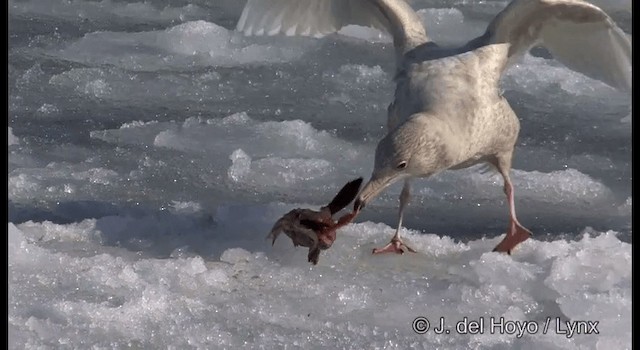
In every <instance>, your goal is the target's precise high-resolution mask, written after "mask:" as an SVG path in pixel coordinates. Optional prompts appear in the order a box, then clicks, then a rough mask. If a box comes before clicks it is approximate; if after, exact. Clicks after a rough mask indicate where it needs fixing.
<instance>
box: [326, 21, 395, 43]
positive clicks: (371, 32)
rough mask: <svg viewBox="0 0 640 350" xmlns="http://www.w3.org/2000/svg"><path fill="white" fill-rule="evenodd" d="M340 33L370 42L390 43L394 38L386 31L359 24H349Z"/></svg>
mask: <svg viewBox="0 0 640 350" xmlns="http://www.w3.org/2000/svg"><path fill="white" fill-rule="evenodd" d="M338 34H341V35H344V36H348V37H352V38H357V39H361V40H366V41H369V42H382V43H390V42H392V38H391V36H390V35H389V34H387V33H386V32H382V31H380V30H378V29H375V28H369V27H363V26H358V25H348V26H345V27H343V28H342V29H340V30H339V31H338Z"/></svg>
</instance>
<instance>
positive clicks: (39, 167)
mask: <svg viewBox="0 0 640 350" xmlns="http://www.w3.org/2000/svg"><path fill="white" fill-rule="evenodd" d="M243 4H244V2H243V1H235V0H220V1H192V2H188V1H186V0H178V1H168V0H146V1H132V0H129V1H112V0H100V1H88V0H86V1H85V0H72V1H66V0H48V1H45V0H26V1H18V0H9V2H8V8H9V56H8V57H9V63H8V73H9V94H8V102H9V116H8V156H9V161H8V165H9V171H8V205H9V222H8V231H7V241H8V245H9V246H8V254H9V268H8V274H9V281H8V282H9V296H8V307H9V313H8V322H9V327H8V331H9V343H8V345H9V348H10V349H36V348H38V349H59V348H71V349H78V348H83V349H84V348H95V349H105V348H114V349H121V348H145V349H148V348H172V349H183V348H198V349H217V348H220V349H223V348H228V349H232V348H251V349H254V348H255V349H272V348H287V349H298V348H304V349H307V348H331V349H333V348H348V349H391V348H399V349H405V348H426V349H465V348H472V349H607V350H609V349H630V348H631V234H632V228H631V214H632V213H631V211H632V210H631V209H632V196H631V119H632V116H631V112H630V111H631V97H630V96H628V95H626V94H623V93H620V92H617V91H615V90H613V89H611V88H609V87H608V86H606V85H604V84H602V83H600V82H598V81H595V80H592V79H589V78H587V77H584V76H582V75H580V74H578V73H575V72H572V71H570V70H568V69H567V68H565V67H563V66H562V65H561V64H559V63H558V62H557V61H555V60H553V59H550V58H549V56H548V54H547V53H545V52H544V51H539V50H534V51H533V52H532V53H531V54H529V55H526V56H525V57H523V59H522V60H521V61H520V62H518V64H517V65H516V66H514V67H512V68H511V69H510V70H509V71H508V72H507V74H506V75H505V77H504V79H503V83H502V87H503V89H504V95H505V96H506V98H507V99H508V100H509V101H510V103H511V104H512V106H513V108H514V110H515V111H516V112H517V113H518V115H519V117H520V120H521V124H522V130H521V133H520V139H519V141H518V144H517V147H516V153H515V158H514V169H513V171H512V179H513V182H514V186H515V194H516V207H517V210H518V216H519V218H520V221H521V222H522V224H523V225H524V226H526V227H528V228H529V229H531V230H532V231H533V233H534V236H533V239H530V240H528V241H526V242H524V243H523V244H522V245H521V246H520V247H519V248H518V249H517V250H516V251H514V253H513V254H512V255H511V256H508V255H503V254H498V253H493V252H491V250H492V249H493V247H494V246H495V245H496V244H497V243H498V242H499V241H500V240H501V238H502V235H503V234H504V232H505V230H506V228H507V227H506V225H507V223H508V216H507V214H508V210H507V203H506V201H505V197H504V194H503V192H502V180H501V178H500V176H499V175H498V174H496V173H494V172H492V171H486V170H487V169H484V168H483V167H482V166H475V167H472V168H469V169H465V170H458V171H447V172H444V173H441V174H438V175H435V176H433V177H432V178H430V179H425V180H419V181H415V183H414V186H413V198H412V201H411V203H410V204H409V207H408V209H407V213H406V218H405V223H404V224H405V225H404V226H405V228H403V231H402V234H403V235H404V237H406V241H407V242H408V243H409V244H410V245H411V246H412V247H413V248H415V249H416V250H417V251H418V252H417V253H415V254H404V255H402V256H396V255H393V256H391V255H385V256H373V255H371V250H372V249H373V248H374V247H377V246H380V245H383V244H385V243H386V242H387V241H388V239H389V238H390V236H391V235H392V234H393V230H394V229H395V228H394V227H395V224H396V220H397V218H396V216H397V207H398V199H397V198H398V195H399V193H400V186H399V185H395V186H392V187H391V188H389V189H388V190H387V191H386V192H385V193H383V194H381V195H380V197H378V198H377V199H375V200H374V201H373V202H371V203H370V204H369V205H368V206H367V207H366V208H365V210H364V212H363V213H362V214H361V215H360V216H359V217H358V218H357V219H356V220H355V222H354V223H352V224H350V225H348V226H346V227H344V228H342V229H341V230H339V231H338V236H337V239H336V241H335V243H334V244H333V246H332V247H331V248H330V249H329V250H325V251H322V253H321V254H320V261H319V263H318V265H316V266H313V265H310V264H309V263H308V262H307V249H304V248H299V247H298V248H296V247H294V246H293V244H292V243H291V241H290V240H289V239H288V238H287V237H285V236H284V235H282V236H281V237H279V238H278V240H277V241H276V242H275V245H274V246H271V242H270V241H268V240H266V235H267V233H268V232H269V230H270V229H271V226H272V225H273V223H274V222H275V221H276V220H277V219H278V218H279V217H280V216H282V215H283V214H284V213H286V212H288V211H289V210H291V209H293V208H298V207H307V208H313V209H317V208H318V207H320V206H322V205H325V204H326V203H327V202H328V201H329V200H330V199H331V198H332V197H333V195H335V193H336V192H337V190H338V189H339V188H340V187H341V186H342V185H344V184H345V183H346V182H347V181H350V180H352V179H354V178H357V177H360V176H362V177H364V178H365V180H366V179H367V178H368V176H369V175H370V173H371V168H372V165H373V152H374V150H375V145H376V143H377V141H378V140H379V139H380V138H381V137H382V136H383V135H384V133H385V131H386V109H387V105H388V103H389V102H390V101H391V98H392V94H393V88H394V85H393V82H392V79H393V73H394V66H393V46H392V43H391V40H390V38H389V36H388V35H386V34H383V33H380V32H378V31H376V30H373V29H369V28H362V27H358V26H349V27H347V28H344V29H342V30H341V31H340V32H339V33H338V34H333V35H329V36H327V37H324V38H320V39H315V38H293V37H284V36H282V37H281V36H276V37H243V36H242V35H241V33H237V32H235V31H234V30H233V28H234V25H235V21H237V19H238V18H239V15H240V11H241V10H242V6H243ZM412 4H413V6H414V8H416V10H418V14H419V16H420V17H421V19H422V20H423V22H424V23H425V24H426V25H427V30H428V32H429V33H430V35H431V36H433V37H434V38H435V39H436V40H438V41H440V42H442V43H446V44H458V43H461V42H464V41H465V40H468V39H470V38H472V37H474V36H475V35H478V34H480V33H482V32H483V31H484V28H485V27H486V25H487V23H488V22H489V21H490V20H491V18H492V17H493V16H494V15H495V14H496V13H497V12H498V11H500V10H501V9H502V8H503V7H504V6H505V5H506V2H505V1H451V0H444V1H431V0H424V1H423V0H415V1H413V2H412ZM597 4H598V5H599V6H602V7H603V8H604V9H605V10H607V11H609V12H610V13H611V14H612V16H613V17H614V19H616V20H617V21H619V23H620V25H621V27H622V28H623V29H624V30H625V31H626V32H627V33H630V30H631V13H630V2H628V1H626V0H625V1H621V0H600V1H598V2H597ZM500 317H503V321H504V322H506V324H504V326H505V327H506V328H502V330H503V331H502V332H500V331H499V330H500V328H499V327H498V326H497V325H495V324H494V325H493V326H492V324H491V322H498V321H496V320H499V319H500ZM441 318H442V319H443V320H444V323H445V327H446V328H447V329H448V330H449V331H450V332H449V334H447V333H446V332H444V333H442V334H437V329H438V327H439V325H440V320H441ZM465 318H466V322H465ZM425 319H426V320H428V321H429V322H430V327H429V329H428V330H427V331H426V332H421V331H420V329H414V328H415V327H417V328H420V326H424V325H425V323H424V320H425ZM473 322H476V323H480V322H482V323H483V325H484V326H483V332H482V333H480V332H479V331H478V330H477V329H475V331H474V330H473V329H474V328H473ZM507 324H508V326H507ZM572 325H573V326H574V327H575V328H571V326H572ZM456 326H458V327H461V328H459V329H458V328H457V327H456ZM512 326H513V327H521V328H519V329H518V328H514V329H511V328H509V327H512ZM578 326H582V328H580V327H578ZM571 329H573V331H574V332H573V333H571V332H570V330H571ZM423 330H424V328H423ZM461 331H465V332H461ZM596 331H597V333H596ZM420 333H422V334H420ZM463 333H464V334H463ZM587 333H588V334H587Z"/></svg>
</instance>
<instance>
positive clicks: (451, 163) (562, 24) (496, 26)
mask: <svg viewBox="0 0 640 350" xmlns="http://www.w3.org/2000/svg"><path fill="white" fill-rule="evenodd" d="M349 24H357V25H363V26H371V27H375V28H378V29H382V30H386V31H387V32H389V33H390V34H391V35H392V36H393V42H394V47H395V51H396V73H397V75H396V78H395V81H396V83H397V85H396V91H395V99H394V101H393V102H392V103H391V104H390V105H389V108H388V123H387V126H388V133H387V135H386V136H385V137H384V138H383V139H382V140H380V142H379V143H378V146H377V148H376V155H375V164H374V169H373V173H372V175H371V179H370V180H369V182H368V183H367V184H366V185H365V186H364V188H363V189H362V191H361V192H360V194H359V196H358V198H357V199H356V201H355V205H354V210H355V211H359V210H360V209H361V208H363V207H364V206H365V204H366V203H368V202H369V201H370V200H371V199H372V198H374V197H375V196H376V195H378V194H379V193H380V192H381V191H382V190H384V189H385V188H387V187H388V186H389V185H391V184H392V183H394V182H396V181H399V180H404V186H403V188H402V192H401V194H400V208H399V213H398V228H397V230H396V232H395V234H394V235H393V237H392V239H391V242H390V243H389V244H387V245H386V246H385V247H383V248H380V249H374V253H382V252H396V253H403V252H405V251H406V250H410V251H413V249H411V248H410V247H408V246H406V245H405V244H404V243H403V242H402V240H401V239H400V237H399V232H400V228H401V226H402V218H403V212H404V209H405V207H406V205H407V203H408V202H409V198H410V180H411V179H413V178H416V177H423V178H424V177H428V176H431V175H433V174H436V173H438V172H441V171H443V170H448V169H462V168H466V167H469V166H472V165H475V164H478V163H488V164H489V165H491V166H494V167H495V168H496V169H497V170H498V172H499V173H500V174H501V175H502V177H503V179H504V192H505V194H506V196H507V199H508V203H509V220H510V224H509V228H508V232H507V234H506V236H505V238H504V239H503V240H502V241H501V242H500V243H499V244H498V245H497V246H496V248H495V249H494V250H495V251H500V252H507V253H510V252H511V250H512V249H513V248H514V247H515V246H516V245H517V244H519V243H520V242H522V241H524V240H526V239H527V238H528V237H529V236H530V234H531V232H530V231H529V230H527V229H526V228H525V227H524V226H522V225H521V224H520V222H519V221H518V219H517V217H516V210H515V204H514V190H513V186H512V183H511V180H510V178H509V173H510V170H511V160H512V157H513V151H514V145H515V143H516V140H517V138H518V133H519V130H520V123H519V120H518V118H517V116H516V114H515V113H514V111H513V109H512V108H511V106H510V105H509V103H508V102H507V100H506V99H505V98H504V97H503V96H502V95H501V92H500V87H499V82H500V78H501V76H502V74H503V73H504V71H505V70H506V69H507V68H508V67H509V66H510V65H511V64H513V63H514V62H515V61H516V60H517V59H518V58H520V57H521V56H522V55H524V54H525V53H526V52H527V51H528V50H529V49H531V48H532V47H533V46H537V45H542V46H544V47H545V48H546V49H547V50H548V51H549V52H550V53H551V54H552V55H553V57H554V58H556V59H557V60H558V61H560V62H562V63H563V64H564V65H565V66H567V67H568V68H570V69H572V70H575V71H577V72H580V73H583V74H585V75H587V76H589V77H591V78H594V79H598V80H601V81H603V82H605V83H606V84H608V85H610V86H612V87H614V88H617V89H620V90H624V91H630V90H631V43H630V41H629V38H628V37H627V35H626V34H625V33H624V32H623V31H622V30H621V29H620V28H619V27H618V26H617V25H616V24H615V23H614V21H613V20H612V19H611V18H610V17H609V16H608V15H607V14H606V13H605V12H604V11H603V10H601V9H600V8H599V7H597V6H595V5H593V4H590V3H587V2H584V1H581V0H514V1H512V2H511V3H510V4H509V5H508V6H507V7H506V8H505V9H504V10H503V11H501V12H500V13H499V14H498V15H497V16H496V17H495V18H494V19H493V21H492V22H491V23H490V24H489V26H488V27H487V30H486V31H485V33H484V34H483V35H481V36H479V37H477V38H475V39H473V40H471V41H469V42H468V43H466V44H465V45H463V46H461V47H457V48H443V47H440V46H438V45H437V44H435V43H434V42H433V41H431V40H430V39H429V37H428V36H427V33H426V30H425V28H424V26H423V25H422V22H421V21H420V18H419V17H418V15H417V14H416V13H415V11H414V10H413V9H412V8H411V6H409V5H408V4H407V3H406V2H405V1H404V0H306V1H301V0H249V1H248V3H247V5H246V6H245V8H244V10H243V12H242V15H241V17H240V20H239V21H238V25H237V29H238V30H239V31H242V32H243V33H244V34H245V35H275V34H286V35H307V36H316V37H320V36H323V35H326V34H328V33H332V32H336V31H338V30H340V28H342V27H344V26H346V25H349Z"/></svg>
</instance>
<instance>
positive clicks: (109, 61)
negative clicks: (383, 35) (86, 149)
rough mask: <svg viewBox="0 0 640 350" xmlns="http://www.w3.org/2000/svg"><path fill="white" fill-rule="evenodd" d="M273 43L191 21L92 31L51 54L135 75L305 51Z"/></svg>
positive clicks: (278, 58)
mask: <svg viewBox="0 0 640 350" xmlns="http://www.w3.org/2000/svg"><path fill="white" fill-rule="evenodd" d="M288 39H289V40H286V41H283V42H282V43H279V44H277V45H272V44H259V43H257V42H258V41H259V40H261V39H260V38H245V37H243V36H241V35H240V34H239V33H236V32H231V31H229V30H227V29H225V28H223V27H221V26H218V25H216V24H214V23H209V22H205V21H192V22H186V23H183V24H179V25H177V26H174V27H171V28H169V29H165V30H157V31H149V32H138V33H129V32H95V33H89V34H86V35H85V36H84V37H83V38H81V39H79V40H78V41H76V42H74V43H72V44H70V45H68V46H67V47H65V48H64V49H62V50H60V51H59V52H55V53H52V54H55V55H57V56H59V57H61V58H64V59H67V60H70V61H75V62H81V63H85V64H91V65H105V64H106V65H114V66H116V67H122V68H126V69H130V70H136V71H156V70H160V69H166V68H168V67H174V68H188V67H198V66H211V65H215V66H236V65H242V64H248V63H261V64H265V63H273V62H288V61H291V60H295V59H297V58H299V57H300V56H301V55H302V53H303V52H304V51H305V47H309V44H305V43H308V41H307V40H312V39H304V38H297V40H295V39H292V38H288Z"/></svg>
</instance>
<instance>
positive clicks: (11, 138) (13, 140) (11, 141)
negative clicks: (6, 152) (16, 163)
mask: <svg viewBox="0 0 640 350" xmlns="http://www.w3.org/2000/svg"><path fill="white" fill-rule="evenodd" d="M17 144H20V139H19V138H17V137H16V135H14V134H13V129H12V128H11V127H9V146H11V145H17Z"/></svg>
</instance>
